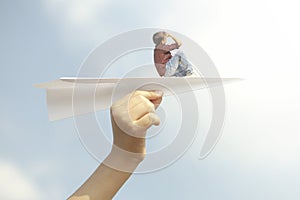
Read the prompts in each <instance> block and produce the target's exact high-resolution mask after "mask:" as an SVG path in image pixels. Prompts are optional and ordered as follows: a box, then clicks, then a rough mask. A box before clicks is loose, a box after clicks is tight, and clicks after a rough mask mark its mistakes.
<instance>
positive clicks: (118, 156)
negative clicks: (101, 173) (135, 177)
mask: <svg viewBox="0 0 300 200" xmlns="http://www.w3.org/2000/svg"><path fill="white" fill-rule="evenodd" d="M144 156H145V154H144V153H133V152H130V151H126V150H124V149H121V148H119V147H118V146H116V145H113V147H112V149H111V152H110V153H109V154H108V156H107V157H106V159H105V160H104V161H103V164H105V165H107V166H108V167H110V168H112V169H115V170H117V171H122V172H128V173H133V172H134V170H135V169H136V168H137V166H138V165H139V164H140V163H141V162H142V161H143V159H144Z"/></svg>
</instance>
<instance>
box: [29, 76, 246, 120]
mask: <svg viewBox="0 0 300 200" xmlns="http://www.w3.org/2000/svg"><path fill="white" fill-rule="evenodd" d="M237 80H241V79H239V78H203V77H186V78H177V77H157V78H78V77H76V78H75V77H62V78H60V79H59V80H54V81H51V82H47V83H41V84H37V85H35V86H36V87H38V88H43V89H46V92H47V106H48V115H49V120H50V121H55V120H60V119H64V118H68V117H74V116H78V115H82V114H86V113H91V112H95V111H99V110H103V109H107V108H109V107H110V106H111V104H112V103H113V98H112V97H113V96H114V95H115V98H114V100H117V99H116V94H117V95H118V97H120V98H121V97H122V95H123V96H124V95H126V94H127V93H130V92H131V91H134V90H136V89H140V90H162V91H163V92H164V96H168V95H174V94H180V93H185V92H191V91H194V90H200V89H204V88H208V87H214V86H218V85H221V84H224V83H229V82H233V81H237Z"/></svg>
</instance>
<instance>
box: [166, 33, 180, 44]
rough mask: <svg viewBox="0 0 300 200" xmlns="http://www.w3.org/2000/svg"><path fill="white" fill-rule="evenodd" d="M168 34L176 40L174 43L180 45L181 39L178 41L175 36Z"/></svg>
mask: <svg viewBox="0 0 300 200" xmlns="http://www.w3.org/2000/svg"><path fill="white" fill-rule="evenodd" d="M169 36H170V37H171V38H172V39H173V40H174V41H175V42H176V44H177V45H178V46H181V45H182V43H181V41H179V40H178V39H177V38H175V37H174V36H173V35H171V34H169Z"/></svg>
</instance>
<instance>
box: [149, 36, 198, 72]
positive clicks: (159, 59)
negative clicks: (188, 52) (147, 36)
mask: <svg viewBox="0 0 300 200" xmlns="http://www.w3.org/2000/svg"><path fill="white" fill-rule="evenodd" d="M168 37H170V38H172V39H173V40H174V41H175V43H173V44H166V42H167V38H168ZM153 42H154V44H155V49H154V63H155V67H156V70H157V72H158V74H159V75H160V76H165V77H171V76H175V77H184V76H191V75H193V67H192V65H191V63H190V62H189V61H188V60H187V58H186V56H185V55H184V53H183V52H181V51H179V52H177V53H176V54H175V55H174V56H172V54H171V51H172V50H174V49H178V48H179V47H180V46H181V44H182V43H181V42H180V41H179V40H178V39H177V38H175V37H174V36H173V35H171V34H169V33H167V32H164V31H160V32H157V33H155V34H154V35H153Z"/></svg>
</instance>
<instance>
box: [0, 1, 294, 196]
mask: <svg viewBox="0 0 300 200" xmlns="http://www.w3.org/2000/svg"><path fill="white" fill-rule="evenodd" d="M298 10H299V5H298V2H296V1H293V0H286V1H280V0H275V1H269V0H253V1H244V0H242V1H240V0H229V1H221V0H213V1H204V0H201V1H192V0H187V1H184V2H182V1H177V0H175V1H174V0H172V1H136V0H130V1H127V0H126V1H122V3H116V2H113V1H108V0H103V1H95V0H87V1H84V2H80V1H71V0H67V1H61V0H49V1H8V0H2V1H1V2H0V16H1V17H0V27H1V35H0V44H1V45H0V52H1V54H0V58H1V59H0V73H1V75H2V78H1V80H0V84H1V92H2V93H1V98H0V108H1V111H0V116H1V126H0V138H1V140H0V199H7V200H16V199H45V200H47V199H49V200H50V199H65V198H67V196H68V195H70V194H71V193H72V192H73V191H74V190H75V189H76V188H77V187H78V186H79V185H80V184H81V183H82V182H83V181H84V180H85V179H86V178H87V177H88V176H89V174H90V173H91V172H92V171H93V170H94V169H95V168H96V166H97V164H98V163H97V162H96V161H95V160H94V159H93V158H92V157H91V156H90V155H89V154H88V153H87V152H86V151H85V149H84V147H83V146H82V145H81V143H80V141H79V139H78V137H77V133H76V131H75V127H74V123H73V121H72V119H66V120H62V121H57V122H49V121H48V118H47V108H46V102H45V93H44V91H42V90H40V89H36V88H34V87H33V85H34V84H36V83H40V82H45V81H49V80H53V79H57V78H58V77H61V76H75V75H76V73H77V70H78V67H79V66H80V64H81V63H82V62H83V60H84V59H85V58H86V56H87V55H88V53H89V52H90V51H91V50H92V49H94V48H95V47H96V46H97V45H99V44H101V43H102V42H103V41H105V40H107V39H109V38H110V37H111V36H113V35H116V34H119V33H121V32H124V31H129V30H132V29H136V28H144V27H156V28H166V29H172V30H174V31H177V32H180V33H182V34H185V35H187V36H188V37H190V38H192V39H193V40H194V41H196V42H197V43H198V44H199V45H200V46H202V47H203V48H204V49H205V50H206V51H207V52H208V54H209V56H210V57H211V58H212V59H213V61H214V62H215V64H216V66H217V68H218V70H219V72H220V74H221V75H222V76H223V77H241V78H246V79H247V80H246V81H244V82H242V83H239V84H232V85H228V86H226V87H225V93H226V97H227V114H226V122H225V126H224V130H223V135H222V137H221V140H220V141H219V143H218V145H217V146H216V148H215V150H214V151H213V153H212V154H211V155H210V156H209V157H208V158H207V159H205V160H198V156H199V153H200V148H199V144H200V141H198V140H196V141H195V143H194V144H193V145H192V147H191V149H190V150H189V151H188V152H187V154H186V155H185V156H183V157H182V158H181V159H180V160H179V161H178V162H176V163H175V164H173V165H172V166H170V167H168V168H166V169H164V170H160V171H158V172H156V173H149V174H142V175H134V176H132V177H131V179H130V180H129V181H128V182H127V183H126V184H125V186H124V187H123V188H122V189H121V191H120V192H119V193H118V194H117V196H116V198H115V199H149V200H150V199H206V200H219V199H220V200H221V199H222V200H223V199H230V200H232V199H236V200H238V199H244V200H247V199H249V200H252V199H257V200H259V199H262V200H263V199H264V200H265V199H272V200H276V199H278V200H279V199H289V200H290V199H291V200H293V199H295V200H296V199H299V198H300V192H299V184H300V182H299V180H300V160H299V158H300V142H299V141H300V136H299V132H300V128H299V125H298V124H299V118H300V114H299V111H300V105H299V102H300V92H299V88H298V87H297V86H298V85H299V72H300V70H299V65H300V61H299V59H298V58H299V52H300V50H299V46H300V40H299V37H298V36H299V35H300V28H299V26H298V23H299V22H298V20H297V19H299V17H300V16H299V15H300V14H299V13H298ZM199 95H200V98H201V95H204V94H201V93H200V94H199ZM204 96H205V95H204ZM203 121H204V122H203V123H204V124H205V123H208V122H207V121H206V119H203ZM16 191H17V192H16Z"/></svg>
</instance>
